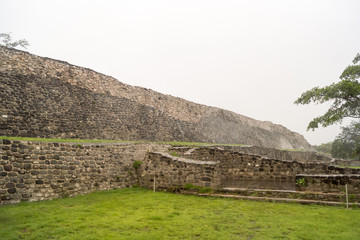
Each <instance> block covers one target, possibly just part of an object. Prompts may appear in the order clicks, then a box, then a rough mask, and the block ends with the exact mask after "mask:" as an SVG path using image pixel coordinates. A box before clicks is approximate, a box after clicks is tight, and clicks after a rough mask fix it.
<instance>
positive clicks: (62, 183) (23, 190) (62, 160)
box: [0, 140, 360, 205]
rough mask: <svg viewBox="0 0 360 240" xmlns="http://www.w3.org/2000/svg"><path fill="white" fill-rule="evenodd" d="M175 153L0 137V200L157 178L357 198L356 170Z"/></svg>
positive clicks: (158, 181) (141, 146)
mask: <svg viewBox="0 0 360 240" xmlns="http://www.w3.org/2000/svg"><path fill="white" fill-rule="evenodd" d="M169 149H170V153H169ZM172 151H174V149H171V148H170V146H169V145H166V144H155V143H138V144H130V143H111V144H110V143H109V144H70V143H41V142H23V141H9V140H0V205H2V204H8V203H16V202H20V201H39V200H47V199H53V198H60V197H63V196H74V195H78V194H86V193H89V192H92V191H95V190H107V189H114V188H124V187H130V186H133V185H135V184H138V182H137V181H138V180H139V184H140V185H141V186H143V187H147V188H153V186H154V181H155V186H156V188H157V189H173V188H174V187H179V186H180V187H181V186H185V185H187V184H192V185H194V186H201V187H211V188H214V189H222V188H242V189H244V188H245V189H264V188H265V189H275V190H279V189H284V190H295V183H296V178H297V179H298V178H299V176H300V177H305V178H306V183H308V184H307V185H306V189H305V190H317V191H334V190H336V191H338V190H339V189H341V187H342V186H343V185H344V183H348V184H349V190H351V191H352V193H353V194H356V195H359V190H360V189H359V182H360V178H359V176H360V169H351V168H338V167H335V166H329V165H327V164H324V163H301V162H296V161H285V160H277V159H271V158H265V157H261V156H257V155H252V154H246V153H240V152H237V151H229V150H223V149H217V148H203V149H200V150H199V151H195V150H192V151H187V154H185V153H184V156H183V157H179V156H173V155H176V154H174V153H172ZM200 153H201V154H200ZM171 154H172V155H171ZM135 161H142V164H141V165H140V169H139V171H138V172H136V171H135V169H134V168H133V163H134V162H135ZM137 173H138V174H137ZM299 174H302V175H299ZM304 174H305V175H304ZM325 175H326V176H327V177H323V176H325ZM138 176H139V179H138V178H137V177H138ZM319 176H320V177H319ZM154 179H155V180H154Z"/></svg>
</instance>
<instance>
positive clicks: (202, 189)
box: [184, 183, 213, 193]
mask: <svg viewBox="0 0 360 240" xmlns="http://www.w3.org/2000/svg"><path fill="white" fill-rule="evenodd" d="M184 189H187V190H193V191H195V192H199V193H211V192H212V191H213V190H212V188H210V187H201V186H195V185H193V184H191V183H187V184H185V185H184Z"/></svg>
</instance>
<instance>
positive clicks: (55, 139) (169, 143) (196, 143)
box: [0, 136, 246, 146]
mask: <svg viewBox="0 0 360 240" xmlns="http://www.w3.org/2000/svg"><path fill="white" fill-rule="evenodd" d="M1 139H8V140H13V141H30V142H57V143H64V142H65V143H148V142H150V141H123V140H102V139H75V138H70V139H61V138H32V137H9V136H0V140H1ZM153 143H162V144H168V145H172V146H204V145H211V146H212V145H219V146H246V145H243V144H222V143H219V144H217V143H201V142H162V141H157V142H153Z"/></svg>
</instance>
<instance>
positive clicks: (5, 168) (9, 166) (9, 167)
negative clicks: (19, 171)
mask: <svg viewBox="0 0 360 240" xmlns="http://www.w3.org/2000/svg"><path fill="white" fill-rule="evenodd" d="M12 168H13V167H12V165H10V164H7V165H4V170H5V171H11V170H12Z"/></svg>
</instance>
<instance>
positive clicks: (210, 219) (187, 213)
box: [0, 188, 360, 240]
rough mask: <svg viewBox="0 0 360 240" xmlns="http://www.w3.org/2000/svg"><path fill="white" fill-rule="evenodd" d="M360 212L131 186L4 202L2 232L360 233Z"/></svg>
mask: <svg viewBox="0 0 360 240" xmlns="http://www.w3.org/2000/svg"><path fill="white" fill-rule="evenodd" d="M359 217H360V210H359V209H351V210H348V211H347V210H345V209H344V208H343V207H342V208H339V207H329V206H319V205H301V204H287V203H271V202H257V201H244V200H235V199H222V198H202V197H197V196H189V195H180V194H169V193H163V192H155V193H154V192H152V191H148V190H144V189H140V188H131V189H118V190H112V191H103V192H96V193H92V194H89V195H84V196H77V197H71V198H66V199H56V200H52V201H43V202H25V203H21V204H17V205H12V206H1V207H0V236H1V237H0V238H1V239H2V240H10V239H63V240H66V239H69V240H70V239H71V240H80V239H165V240H166V239H209V240H211V239H213V240H215V239H358V238H359V236H360V228H359ZM335 219H336V220H335Z"/></svg>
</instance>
